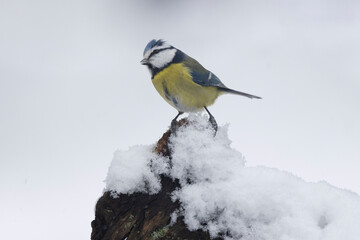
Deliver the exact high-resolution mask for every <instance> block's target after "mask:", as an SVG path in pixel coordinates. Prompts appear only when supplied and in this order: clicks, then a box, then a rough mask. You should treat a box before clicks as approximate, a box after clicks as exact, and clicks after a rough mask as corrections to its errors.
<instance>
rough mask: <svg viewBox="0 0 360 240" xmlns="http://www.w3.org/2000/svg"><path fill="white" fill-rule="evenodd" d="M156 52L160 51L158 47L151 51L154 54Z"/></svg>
mask: <svg viewBox="0 0 360 240" xmlns="http://www.w3.org/2000/svg"><path fill="white" fill-rule="evenodd" d="M158 52H160V49H155V50H154V51H153V52H152V53H153V54H156V53H158Z"/></svg>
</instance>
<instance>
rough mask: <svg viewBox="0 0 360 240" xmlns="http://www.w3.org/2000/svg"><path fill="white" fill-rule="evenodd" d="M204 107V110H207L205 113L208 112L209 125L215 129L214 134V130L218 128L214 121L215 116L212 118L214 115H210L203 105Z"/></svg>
mask: <svg viewBox="0 0 360 240" xmlns="http://www.w3.org/2000/svg"><path fill="white" fill-rule="evenodd" d="M204 108H205V110H206V111H207V113H208V114H209V122H210V123H211V126H212V127H213V128H214V130H215V134H214V136H215V135H216V132H217V129H218V125H217V123H216V121H215V118H214V116H213V115H211V113H210V112H209V110H208V109H207V108H206V107H204Z"/></svg>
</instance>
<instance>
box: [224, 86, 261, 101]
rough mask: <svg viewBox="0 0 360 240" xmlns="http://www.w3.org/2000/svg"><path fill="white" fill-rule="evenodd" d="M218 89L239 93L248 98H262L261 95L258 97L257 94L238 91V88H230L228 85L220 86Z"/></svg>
mask: <svg viewBox="0 0 360 240" xmlns="http://www.w3.org/2000/svg"><path fill="white" fill-rule="evenodd" d="M218 89H219V90H220V91H221V92H226V93H232V94H237V95H241V96H244V97H248V98H257V99H261V97H258V96H255V95H251V94H248V93H244V92H239V91H236V90H233V89H230V88H226V87H218Z"/></svg>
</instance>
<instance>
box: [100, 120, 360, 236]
mask: <svg viewBox="0 0 360 240" xmlns="http://www.w3.org/2000/svg"><path fill="white" fill-rule="evenodd" d="M189 120H190V121H191V122H192V124H190V125H188V126H183V127H180V128H179V130H178V132H177V134H176V135H175V136H172V137H171V144H170V147H171V150H172V159H171V161H170V160H169V159H168V158H165V157H162V156H158V155H157V154H155V153H153V148H154V146H153V145H151V146H137V147H132V148H130V149H129V150H128V151H125V152H124V151H117V152H116V153H115V156H114V159H113V161H112V163H111V166H110V168H109V173H108V176H107V179H106V190H109V191H112V192H113V193H115V194H120V193H133V192H149V193H150V194H154V193H156V192H158V191H159V190H160V189H161V184H160V178H159V174H166V175H168V176H169V177H171V178H173V179H178V180H179V182H180V184H181V188H179V189H178V190H176V191H175V192H174V193H173V200H174V201H175V200H178V201H180V203H181V206H182V207H181V209H179V210H178V211H176V212H175V213H174V214H173V216H172V222H174V221H176V218H177V217H178V216H184V221H185V223H186V224H187V226H188V228H189V229H190V230H196V229H203V230H208V231H209V232H210V234H211V236H212V237H217V236H222V237H223V238H224V239H227V240H232V239H241V240H338V239H346V240H357V239H359V236H360V228H359V226H360V197H359V196H358V195H356V194H355V193H351V192H349V191H345V190H341V189H338V188H335V187H332V186H330V185H329V184H327V183H325V182H319V183H307V182H305V181H303V180H302V179H300V178H298V177H296V176H294V175H292V174H290V173H287V172H283V171H279V170H277V169H272V168H267V167H244V162H245V161H244V158H243V156H242V155H241V153H239V152H238V151H236V150H235V149H232V148H231V146H230V144H231V141H230V140H229V138H228V136H227V126H225V127H220V128H219V131H218V133H217V135H216V137H215V138H214V137H213V130H212V128H211V127H210V125H209V123H208V119H207V117H205V116H200V115H198V114H190V115H189ZM259 148H260V149H261V146H259ZM170 166H171V167H170Z"/></svg>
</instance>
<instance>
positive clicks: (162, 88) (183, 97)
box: [152, 63, 220, 112]
mask: <svg viewBox="0 0 360 240" xmlns="http://www.w3.org/2000/svg"><path fill="white" fill-rule="evenodd" d="M152 82H153V84H154V86H155V88H156V90H157V91H158V92H159V93H160V95H161V96H162V97H163V98H164V99H165V101H167V102H168V103H169V104H170V105H171V106H173V107H174V108H176V109H177V110H178V111H180V112H196V111H200V110H202V108H203V107H207V106H209V105H212V104H213V103H214V101H215V99H216V98H217V97H218V96H219V95H220V92H219V91H218V90H217V88H216V87H205V86H201V85H199V84H197V83H194V82H193V81H192V77H191V75H190V73H189V71H188V69H187V68H186V67H184V66H183V64H181V63H176V64H171V65H170V66H169V67H167V68H165V69H164V70H162V71H161V72H159V73H157V74H156V75H155V76H154V78H153V79H152Z"/></svg>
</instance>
